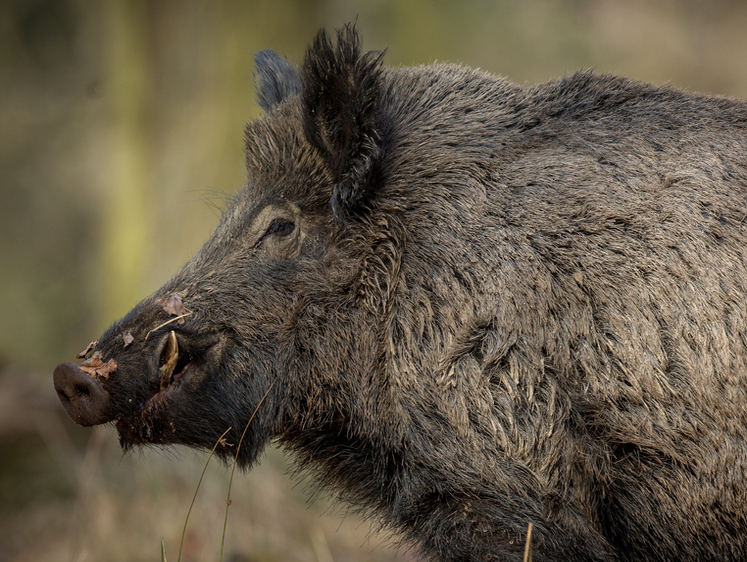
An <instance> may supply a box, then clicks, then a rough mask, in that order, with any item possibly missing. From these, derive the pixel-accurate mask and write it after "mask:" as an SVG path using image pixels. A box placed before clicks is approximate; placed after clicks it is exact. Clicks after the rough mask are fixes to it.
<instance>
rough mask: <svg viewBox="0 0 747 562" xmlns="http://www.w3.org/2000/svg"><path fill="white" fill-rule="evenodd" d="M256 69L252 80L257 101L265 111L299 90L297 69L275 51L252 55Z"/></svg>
mask: <svg viewBox="0 0 747 562" xmlns="http://www.w3.org/2000/svg"><path fill="white" fill-rule="evenodd" d="M254 62H255V64H256V65H257V69H256V71H255V72H254V82H255V84H256V91H257V103H258V104H259V106H260V107H261V108H262V109H264V110H265V111H270V109H272V108H273V106H275V105H277V104H279V103H280V102H282V101H283V100H285V99H286V98H288V97H290V96H295V95H297V94H298V93H300V91H301V77H300V76H299V74H298V69H296V67H294V66H293V65H291V64H290V63H289V62H288V61H287V60H285V59H284V58H282V57H281V56H280V55H278V54H277V53H276V52H275V51H270V50H265V51H260V52H259V53H257V54H256V55H255V57H254Z"/></svg>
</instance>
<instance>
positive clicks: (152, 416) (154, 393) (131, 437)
mask: <svg viewBox="0 0 747 562" xmlns="http://www.w3.org/2000/svg"><path fill="white" fill-rule="evenodd" d="M180 339H181V344H180V343H179V340H180ZM191 340H193V338H190V337H189V336H188V335H185V334H180V335H179V336H177V335H176V332H175V331H174V330H172V331H170V332H169V334H168V336H167V337H166V338H165V341H164V342H163V343H162V344H161V346H160V347H161V352H160V357H161V359H160V361H159V365H160V367H159V369H158V373H159V377H158V381H156V380H153V381H151V383H150V386H151V389H152V390H151V393H150V395H149V396H148V398H146V399H145V400H144V401H143V402H142V403H141V404H139V405H138V406H137V407H136V408H135V409H134V410H133V411H131V412H130V413H127V414H124V415H122V416H120V417H119V419H118V420H117V422H116V428H117V432H118V433H119V437H120V441H121V443H122V445H123V446H124V447H125V448H128V447H130V446H132V445H137V444H146V443H162V444H167V443H172V442H173V441H174V439H173V438H172V436H173V435H174V434H176V433H177V431H178V428H177V426H176V424H175V422H174V421H173V419H172V415H171V411H172V408H173V406H174V403H176V402H177V401H179V400H180V397H181V396H182V394H183V393H184V392H185V391H188V390H190V388H189V387H193V386H195V385H197V384H199V382H200V381H201V380H203V379H204V378H205V377H207V376H209V375H210V372H211V370H212V369H213V368H215V366H216V365H219V364H220V362H221V358H222V354H223V351H224V350H225V348H226V343H225V338H223V337H220V336H215V337H212V338H209V339H207V340H203V341H200V343H199V344H196V343H195V342H194V341H191ZM156 385H157V386H156Z"/></svg>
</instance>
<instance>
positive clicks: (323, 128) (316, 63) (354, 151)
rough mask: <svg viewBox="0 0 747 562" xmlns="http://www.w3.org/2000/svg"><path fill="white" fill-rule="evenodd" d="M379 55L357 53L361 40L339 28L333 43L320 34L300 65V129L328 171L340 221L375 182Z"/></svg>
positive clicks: (349, 28)
mask: <svg viewBox="0 0 747 562" xmlns="http://www.w3.org/2000/svg"><path fill="white" fill-rule="evenodd" d="M382 56H383V53H376V52H373V51H371V52H368V53H365V54H361V49H360V38H359V37H358V34H357V33H356V32H355V29H354V27H353V26H351V25H348V26H345V27H343V28H342V29H340V30H339V31H338V32H337V43H336V44H332V42H331V41H330V39H329V37H328V36H327V34H326V33H325V32H324V31H322V32H320V33H319V34H318V35H317V37H316V39H315V40H314V42H313V44H312V45H311V47H309V49H308V51H307V52H306V58H305V60H304V64H303V68H302V69H301V76H302V81H303V90H302V94H301V95H302V99H303V106H304V108H305V113H304V130H305V131H306V135H307V137H308V139H309V142H310V143H311V144H312V145H313V146H315V147H316V148H317V150H319V152H320V153H321V154H322V155H323V157H324V159H325V161H326V162H327V165H328V166H329V168H330V171H331V173H332V177H333V179H334V182H335V184H336V185H335V187H334V190H333V194H332V199H331V205H332V210H333V212H334V214H335V217H336V218H337V219H338V220H343V221H344V220H345V219H346V218H347V217H349V216H350V213H351V211H353V210H354V209H355V208H357V207H359V206H361V205H364V204H365V200H366V198H367V196H368V195H369V190H370V189H371V188H372V185H371V184H372V182H373V181H374V178H373V177H372V175H373V172H374V170H375V167H376V162H377V160H378V159H379V157H380V154H381V149H380V146H379V143H380V135H379V132H378V131H377V127H376V110H377V105H378V101H379V96H380V93H381V91H380V90H381V59H382Z"/></svg>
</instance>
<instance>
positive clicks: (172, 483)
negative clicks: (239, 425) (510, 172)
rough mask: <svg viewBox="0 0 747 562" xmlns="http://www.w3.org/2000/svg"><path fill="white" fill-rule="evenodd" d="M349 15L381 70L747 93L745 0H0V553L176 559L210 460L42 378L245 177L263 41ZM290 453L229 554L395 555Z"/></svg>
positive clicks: (207, 496)
mask: <svg viewBox="0 0 747 562" xmlns="http://www.w3.org/2000/svg"><path fill="white" fill-rule="evenodd" d="M355 19H357V25H358V28H359V30H360V31H361V33H362V35H363V38H364V44H365V45H366V47H368V48H371V49H388V52H387V55H386V58H385V60H386V63H387V64H390V65H395V64H406V65H409V64H427V63H429V62H433V61H452V62H460V63H464V64H468V65H470V66H476V67H481V68H483V69H485V70H488V71H491V72H494V73H496V74H501V75H505V76H507V77H509V78H510V79H511V80H513V81H516V82H520V83H535V82H538V81H542V80H547V79H551V78H553V77H556V76H559V75H562V74H564V73H567V72H571V71H573V70H575V69H578V68H588V67H594V68H596V69H597V70H599V71H612V72H616V73H620V74H625V75H628V76H631V77H634V78H637V79H641V80H646V81H651V82H655V83H658V84H664V83H669V84H672V85H675V86H678V87H683V88H688V89H693V90H701V91H709V92H713V93H718V94H723V95H730V96H739V97H747V65H745V64H744V60H745V58H746V57H747V33H745V32H744V30H745V29H747V3H745V2H742V1H739V0H701V1H698V0H631V1H627V2H619V1H616V0H598V1H592V0H523V1H517V0H495V1H494V0H461V1H459V2H452V1H447V0H346V1H342V0H151V1H145V0H104V1H101V2H99V1H94V0H4V1H3V2H0V130H1V131H2V134H1V135H0V319H2V322H0V561H5V560H60V559H66V560H102V559H105V560H140V559H143V560H145V559H156V557H157V556H158V553H159V548H160V538H161V537H164V538H165V544H166V547H167V557H168V559H169V560H175V559H176V554H175V552H176V550H175V549H176V548H177V546H178V535H179V533H180V532H181V525H182V523H183V520H184V516H185V515H186V507H187V506H188V503H189V500H191V495H192V493H193V490H194V486H196V481H197V478H198V477H199V471H200V466H201V464H202V463H203V462H204V460H205V457H204V456H202V455H196V454H193V453H191V452H189V453H183V454H182V456H183V457H184V458H183V460H179V459H176V458H172V457H171V456H167V457H164V456H159V455H154V454H145V455H142V456H141V455H137V454H136V455H133V456H130V457H127V458H125V459H124V460H121V459H120V454H119V452H118V451H117V448H116V444H115V441H116V437H115V434H114V432H113V430H111V429H97V430H88V431H85V430H81V429H79V428H77V427H73V426H72V423H71V422H69V421H68V420H67V419H65V418H64V414H63V413H62V410H61V408H60V407H59V405H58V404H57V403H56V398H55V397H54V395H53V392H52V389H51V371H52V368H53V366H54V365H55V364H56V363H57V362H60V361H63V360H70V359H72V358H73V356H74V355H75V353H76V352H78V351H80V350H81V349H82V348H83V347H84V346H85V344H86V343H87V342H88V341H90V340H91V339H93V338H95V337H96V336H97V335H98V334H99V333H100V332H101V331H102V330H103V329H104V328H106V326H107V324H108V323H109V322H111V321H112V320H114V319H115V318H116V317H117V316H119V315H121V314H123V313H125V312H126V311H127V310H128V309H129V308H131V307H132V306H133V305H134V304H135V303H136V302H137V300H138V299H139V298H141V297H143V296H145V295H146V294H148V293H149V292H150V291H152V290H154V289H155V288H157V287H158V286H160V285H161V284H162V283H163V282H164V281H165V280H166V279H168V277H169V276H170V275H172V274H173V273H175V272H176V271H177V269H178V268H179V267H180V266H181V265H182V264H183V263H184V262H185V261H187V260H188V259H189V257H190V256H192V255H193V254H194V252H196V251H197V250H198V249H199V247H200V245H201V243H202V241H204V240H205V239H206V238H207V237H208V235H209V234H210V232H211V230H212V228H213V227H214V225H215V224H216V223H217V221H218V217H219V215H220V212H221V209H222V208H223V206H224V204H225V201H226V199H227V198H229V197H231V194H232V193H233V192H235V190H236V189H238V188H240V187H241V185H242V183H243V163H242V134H243V124H244V123H245V122H246V121H247V120H250V119H252V118H253V117H256V116H257V115H258V111H259V110H258V108H257V107H256V105H255V102H254V94H253V92H252V56H253V53H254V52H256V51H258V50H260V49H264V48H272V49H275V50H277V51H279V52H281V53H285V54H286V55H287V56H288V57H289V58H291V59H292V60H296V61H300V60H301V59H302V57H303V52H304V49H305V46H306V45H307V44H308V42H309V41H310V39H311V38H312V37H313V35H314V33H315V32H316V30H317V29H318V28H319V27H321V26H326V27H328V28H334V27H339V26H340V25H342V24H343V23H345V22H348V21H352V20H355ZM279 466H283V461H282V458H281V457H280V455H279V454H278V453H277V451H273V452H272V453H271V458H270V462H266V463H265V464H263V466H262V467H261V468H260V470H257V471H254V472H252V473H251V474H250V475H249V476H247V477H241V478H240V481H239V482H238V483H237V484H236V486H235V487H234V489H236V490H241V489H242V488H243V490H244V492H243V493H241V492H239V493H237V494H238V496H237V497H238V498H239V499H240V501H235V502H234V506H233V507H232V510H233V511H232V515H231V517H232V518H233V519H230V520H229V537H228V541H229V543H228V544H229V547H228V550H227V552H231V553H234V554H232V556H234V558H233V560H325V561H326V560H343V559H357V560H360V559H364V558H366V557H368V559H371V560H385V559H392V557H393V556H394V554H393V551H388V550H385V549H383V548H377V547H376V545H377V544H379V543H380V542H381V541H382V540H383V539H382V538H381V537H379V536H378V535H377V534H375V533H374V534H373V535H372V537H371V539H370V541H369V542H365V540H364V539H365V537H366V535H367V533H368V524H366V523H364V524H363V525H362V527H361V526H359V524H358V523H357V522H356V519H355V518H354V517H353V516H350V517H348V518H347V519H346V523H345V527H344V528H343V529H341V530H340V531H338V532H335V530H336V528H337V526H338V525H339V524H340V523H339V519H337V518H326V517H322V516H320V515H319V509H317V508H315V509H314V510H308V511H307V510H304V508H303V505H302V503H301V508H300V510H299V508H298V506H297V503H300V502H302V501H303V500H302V498H303V494H302V493H301V492H300V491H292V490H291V488H290V486H291V484H290V483H289V481H288V479H287V478H284V477H280V476H278V473H277V469H278V467H279ZM226 484H227V474H226V472H225V470H223V469H220V468H215V469H213V470H212V471H211V472H209V482H208V484H206V489H205V490H204V496H202V497H203V499H202V503H201V504H199V505H198V507H197V515H193V520H192V521H193V524H192V525H191V526H192V528H193V529H194V530H193V531H191V535H190V541H192V542H191V543H189V544H190V545H191V546H190V548H191V550H189V551H188V552H189V553H190V554H189V556H188V559H190V560H197V559H202V558H203V557H208V556H210V557H212V558H214V557H215V553H216V552H217V551H218V548H219V542H220V540H219V535H220V528H221V526H222V521H221V517H222V511H223V505H224V504H223V501H224V498H223V494H224V489H225V485H226ZM285 501H292V502H296V503H292V504H291V505H290V506H289V505H286V503H284V502H285ZM322 503H323V502H322ZM299 512H300V514H301V515H294V514H296V513H299ZM364 542H365V544H364ZM358 547H361V549H362V550H361V551H360V552H359V551H358ZM372 551H373V552H372ZM399 556H400V558H401V559H406V558H407V556H408V555H407V553H406V552H402V551H400V554H399Z"/></svg>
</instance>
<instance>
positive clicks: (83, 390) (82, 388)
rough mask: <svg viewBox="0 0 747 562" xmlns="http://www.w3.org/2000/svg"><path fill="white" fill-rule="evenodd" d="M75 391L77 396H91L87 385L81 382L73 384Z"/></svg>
mask: <svg viewBox="0 0 747 562" xmlns="http://www.w3.org/2000/svg"><path fill="white" fill-rule="evenodd" d="M75 392H76V394H78V396H87V397H89V398H90V397H91V390H90V389H89V388H88V386H87V385H83V384H77V385H75Z"/></svg>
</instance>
